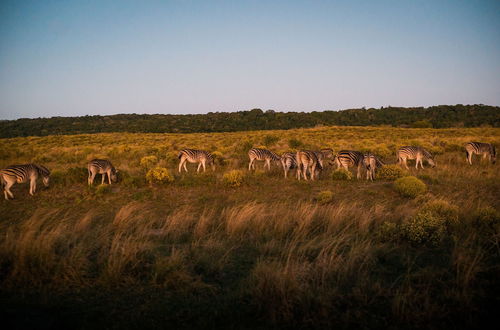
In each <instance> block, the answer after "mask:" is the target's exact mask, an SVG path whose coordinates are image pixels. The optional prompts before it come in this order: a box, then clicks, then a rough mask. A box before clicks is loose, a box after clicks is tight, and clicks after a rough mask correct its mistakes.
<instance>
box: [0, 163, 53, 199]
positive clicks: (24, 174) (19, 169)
mask: <svg viewBox="0 0 500 330" xmlns="http://www.w3.org/2000/svg"><path fill="white" fill-rule="evenodd" d="M39 177H42V181H43V184H44V185H45V186H46V187H48V186H49V179H50V171H49V170H48V169H47V168H46V167H45V166H42V165H37V164H23V165H11V166H9V167H7V168H5V169H3V170H0V179H1V181H2V186H3V192H4V196H5V199H7V200H8V199H9V196H10V197H11V198H14V194H13V193H12V192H11V191H10V188H11V187H12V186H13V185H14V184H15V183H23V182H27V181H30V195H32V196H33V194H34V193H35V191H36V180H37V179H38V178H39Z"/></svg>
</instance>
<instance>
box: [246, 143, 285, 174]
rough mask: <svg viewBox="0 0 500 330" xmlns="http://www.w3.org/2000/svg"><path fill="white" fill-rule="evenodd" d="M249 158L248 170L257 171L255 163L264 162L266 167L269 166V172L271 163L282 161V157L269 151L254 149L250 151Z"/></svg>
mask: <svg viewBox="0 0 500 330" xmlns="http://www.w3.org/2000/svg"><path fill="white" fill-rule="evenodd" d="M248 158H249V159H250V162H249V163H248V170H249V171H250V170H251V169H254V170H255V161H256V160H263V161H265V164H264V167H266V166H267V169H268V170H271V161H274V162H278V161H281V157H280V156H278V155H277V154H275V153H274V152H272V151H271V150H267V149H260V148H252V149H250V150H249V151H248Z"/></svg>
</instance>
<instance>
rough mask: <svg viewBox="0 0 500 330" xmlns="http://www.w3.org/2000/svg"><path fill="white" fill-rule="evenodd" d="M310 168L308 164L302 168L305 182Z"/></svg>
mask: <svg viewBox="0 0 500 330" xmlns="http://www.w3.org/2000/svg"><path fill="white" fill-rule="evenodd" d="M308 168H309V165H308V164H304V167H303V168H302V176H303V177H304V180H306V181H307V169H308Z"/></svg>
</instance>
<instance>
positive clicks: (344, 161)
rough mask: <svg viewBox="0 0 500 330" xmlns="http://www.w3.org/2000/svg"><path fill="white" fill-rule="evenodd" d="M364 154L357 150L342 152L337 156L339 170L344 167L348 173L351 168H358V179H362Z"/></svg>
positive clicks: (336, 161)
mask: <svg viewBox="0 0 500 330" xmlns="http://www.w3.org/2000/svg"><path fill="white" fill-rule="evenodd" d="M363 157H364V156H363V153H362V152H359V151H355V150H341V151H339V152H338V153H337V155H336V156H335V163H336V164H337V168H340V167H343V168H345V169H346V170H347V171H348V170H349V167H357V174H356V177H357V178H358V179H359V178H361V167H362V166H363Z"/></svg>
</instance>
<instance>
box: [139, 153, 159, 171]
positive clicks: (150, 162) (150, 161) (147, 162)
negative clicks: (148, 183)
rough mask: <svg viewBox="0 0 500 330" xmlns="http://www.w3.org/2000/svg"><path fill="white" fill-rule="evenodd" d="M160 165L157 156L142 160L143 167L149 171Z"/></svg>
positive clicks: (146, 157)
mask: <svg viewBox="0 0 500 330" xmlns="http://www.w3.org/2000/svg"><path fill="white" fill-rule="evenodd" d="M157 163H158V157H156V156H145V157H142V158H141V162H140V164H141V167H142V168H144V169H146V170H148V169H150V168H152V167H153V166H155V165H156V164H157Z"/></svg>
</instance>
